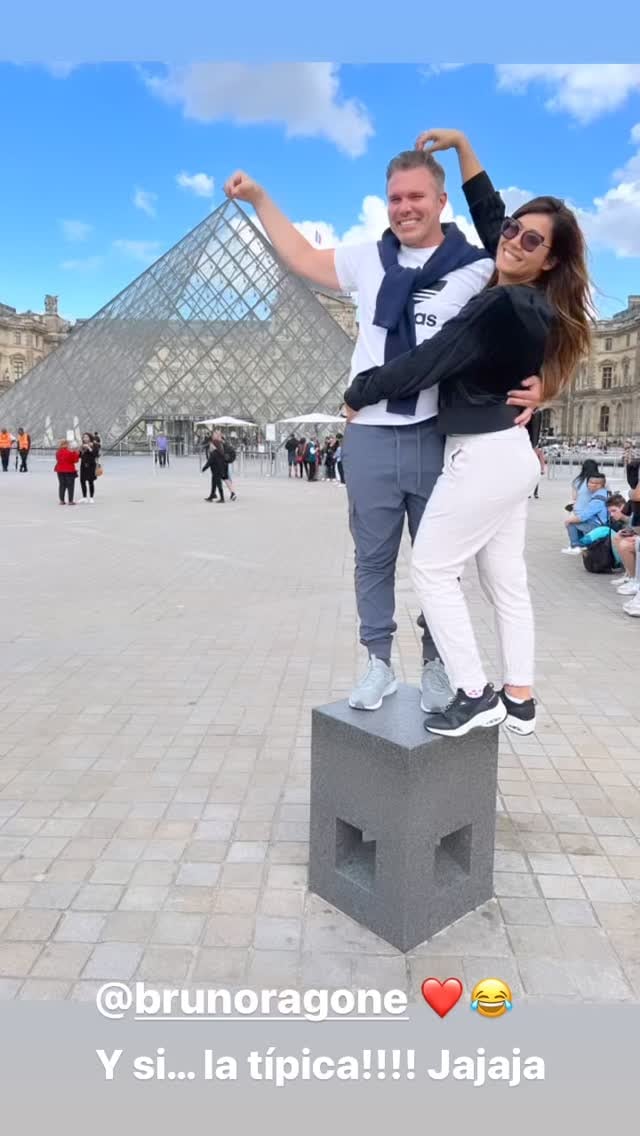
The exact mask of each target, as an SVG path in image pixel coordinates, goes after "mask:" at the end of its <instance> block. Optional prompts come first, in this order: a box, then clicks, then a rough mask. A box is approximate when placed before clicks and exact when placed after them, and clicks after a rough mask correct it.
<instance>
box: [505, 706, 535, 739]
mask: <svg viewBox="0 0 640 1136" xmlns="http://www.w3.org/2000/svg"><path fill="white" fill-rule="evenodd" d="M504 724H505V726H506V728H507V729H508V730H510V731H511V733H512V734H520V735H521V736H522V737H527V736H528V734H533V733H534V732H535V728H536V720H535V718H532V720H531V721H530V722H523V721H522V720H521V719H520V718H512V717H511V715H510V714H509V713H508V712H507V717H506V718H505V722H504Z"/></svg>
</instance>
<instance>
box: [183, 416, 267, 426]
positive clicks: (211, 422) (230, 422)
mask: <svg viewBox="0 0 640 1136" xmlns="http://www.w3.org/2000/svg"><path fill="white" fill-rule="evenodd" d="M196 426H257V422H247V421H246V419H244V418H233V417H232V416H231V415H227V416H226V417H223V418H203V419H201V421H200V422H196Z"/></svg>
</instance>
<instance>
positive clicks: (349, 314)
mask: <svg viewBox="0 0 640 1136" xmlns="http://www.w3.org/2000/svg"><path fill="white" fill-rule="evenodd" d="M312 291H313V292H315V294H316V296H317V297H318V299H319V301H320V303H321V304H322V306H323V308H325V310H326V311H328V313H329V315H330V316H333V318H334V320H335V321H336V323H339V324H340V327H341V328H342V330H343V331H346V333H347V335H348V336H349V339H353V340H354V342H355V340H356V339H357V337H358V323H357V308H356V305H355V303H354V301H353V300H352V299H351V297H350V296H346V295H345V294H344V293H342V292H331V291H329V289H327V288H318V287H317V286H316V285H315V284H314V285H312Z"/></svg>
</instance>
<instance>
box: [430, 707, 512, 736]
mask: <svg viewBox="0 0 640 1136" xmlns="http://www.w3.org/2000/svg"><path fill="white" fill-rule="evenodd" d="M506 717H507V711H506V710H505V708H504V706H502V705H501V706H494V708H493V709H492V710H483V711H482V713H481V714H477V715H476V717H475V718H472V719H471V721H470V722H465V724H464V726H458V728H457V730H438V729H434V728H433V727H432V726H427V730H428V731H429V733H430V734H439V735H440V737H443V738H463V737H464V735H465V734H470V733H471V731H472V730H477V729H484V730H488V729H490V727H491V726H501V725H502V723H503V722H504V720H505V718H506Z"/></svg>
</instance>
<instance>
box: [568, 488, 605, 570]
mask: <svg viewBox="0 0 640 1136" xmlns="http://www.w3.org/2000/svg"><path fill="white" fill-rule="evenodd" d="M606 484H607V479H606V477H605V476H604V474H603V473H599V474H597V475H595V474H594V475H593V476H591V477H589V478H588V479H587V483H586V485H587V494H586V496H585V494H584V493H583V492H582V486H581V487H580V489H579V490H578V492H577V497H576V502H575V505H574V509H573V512H571V513H569V514H568V515H567V518H566V520H565V522H564V523H565V525H566V529H567V535H568V537H569V547H568V548H563V549H562V552H564V553H565V555H567V556H579V555H580V554H581V552H582V548H581V546H580V538H581V537H583V536H586V534H587V533H588V532H591V530H592V529H595V528H598V527H599V526H600V525H606V524H607V522H608V520H609V512H608V509H607V491H606ZM578 510H579V511H578Z"/></svg>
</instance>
